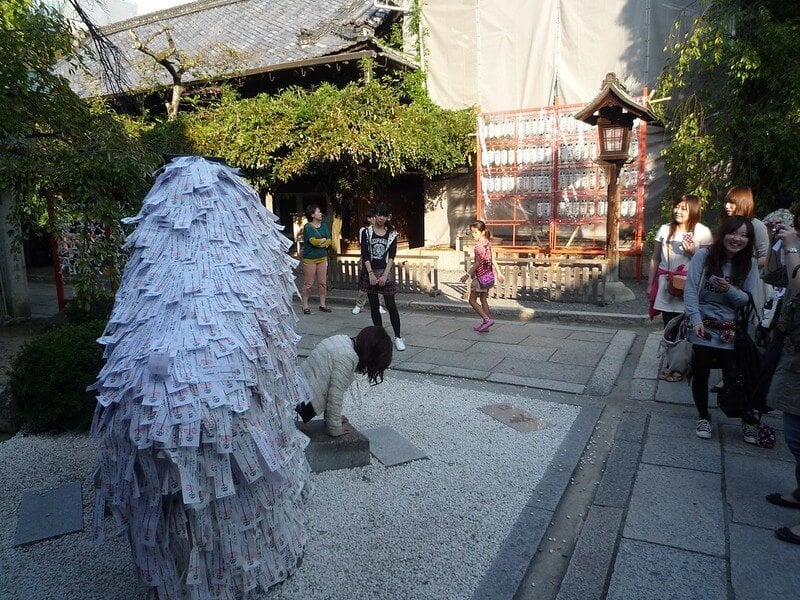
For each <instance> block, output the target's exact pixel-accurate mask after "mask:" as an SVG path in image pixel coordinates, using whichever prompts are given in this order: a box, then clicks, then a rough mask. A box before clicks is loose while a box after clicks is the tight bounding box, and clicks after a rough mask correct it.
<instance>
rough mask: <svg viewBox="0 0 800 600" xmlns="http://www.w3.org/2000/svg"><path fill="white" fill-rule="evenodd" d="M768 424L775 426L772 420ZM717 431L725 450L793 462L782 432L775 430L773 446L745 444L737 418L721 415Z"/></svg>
mask: <svg viewBox="0 0 800 600" xmlns="http://www.w3.org/2000/svg"><path fill="white" fill-rule="evenodd" d="M770 425H772V426H773V427H774V426H775V424H774V422H771V423H770ZM718 433H719V435H720V438H721V439H722V443H723V444H724V446H725V452H730V453H733V454H746V455H748V456H753V457H756V458H765V457H766V458H770V459H771V460H774V461H783V462H789V463H792V464H794V456H792V453H791V452H790V451H789V448H788V447H787V446H786V441H785V440H784V439H783V432H782V431H778V430H777V429H776V430H775V447H774V448H760V447H759V446H755V445H753V444H747V443H745V441H744V438H743V437H742V426H741V423H740V422H739V421H738V420H737V419H728V418H725V417H723V418H722V419H720V420H719V427H718Z"/></svg>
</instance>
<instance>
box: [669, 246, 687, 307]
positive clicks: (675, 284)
mask: <svg viewBox="0 0 800 600" xmlns="http://www.w3.org/2000/svg"><path fill="white" fill-rule="evenodd" d="M671 262H672V261H671V260H670V254H669V244H667V271H669V272H668V273H667V293H668V294H669V295H670V296H674V297H676V298H683V290H684V289H686V275H677V274H675V273H673V272H672V265H671Z"/></svg>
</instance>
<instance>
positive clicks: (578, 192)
mask: <svg viewBox="0 0 800 600" xmlns="http://www.w3.org/2000/svg"><path fill="white" fill-rule="evenodd" d="M581 108H583V105H582V104H579V105H560V106H559V105H555V106H544V107H540V108H534V109H527V110H522V111H507V112H494V113H483V114H481V115H479V117H478V165H479V168H478V169H477V178H478V180H477V190H478V200H477V206H478V217H479V218H481V219H483V220H484V221H486V223H487V225H489V226H490V228H491V231H492V240H493V242H494V243H495V245H496V246H497V247H498V249H500V250H507V251H516V252H528V253H531V254H536V255H557V256H564V255H575V256H596V255H602V254H604V253H605V245H606V213H607V199H606V186H607V180H606V178H607V173H608V170H607V166H606V165H601V164H598V163H597V162H595V161H596V157H597V148H598V138H597V129H596V128H595V127H592V126H590V125H587V124H586V123H583V122H581V121H578V120H576V119H575V118H573V114H574V113H575V112H577V111H578V110H580V109H581ZM646 135H647V125H646V124H645V123H643V122H639V121H637V122H636V123H635V124H634V128H633V132H632V135H631V138H632V140H631V155H632V156H633V161H632V162H631V163H629V164H628V165H626V166H625V167H624V168H623V170H622V172H621V174H620V184H621V190H622V191H621V198H620V242H619V247H620V254H625V255H632V256H636V257H637V261H636V277H637V278H638V277H640V275H641V255H642V236H643V228H644V223H643V212H644V172H645V155H646Z"/></svg>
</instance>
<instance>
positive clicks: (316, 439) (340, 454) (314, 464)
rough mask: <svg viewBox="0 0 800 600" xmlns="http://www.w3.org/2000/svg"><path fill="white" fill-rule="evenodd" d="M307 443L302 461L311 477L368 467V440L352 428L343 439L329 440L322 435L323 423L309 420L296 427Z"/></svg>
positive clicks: (341, 437) (323, 430) (329, 438)
mask: <svg viewBox="0 0 800 600" xmlns="http://www.w3.org/2000/svg"><path fill="white" fill-rule="evenodd" d="M299 429H300V431H302V432H303V433H305V434H306V435H307V436H308V438H309V439H310V442H309V444H308V446H306V450H305V452H306V460H308V465H309V466H310V467H311V470H312V471H313V472H314V473H322V472H323V471H336V470H338V469H352V468H354V467H363V466H366V465H368V464H370V460H371V459H370V452H369V440H368V439H367V438H366V437H365V436H364V435H363V434H362V433H361V432H359V431H358V430H357V429H356V428H355V427H353V426H352V425H351V426H350V429H351V430H352V431H351V432H350V433H349V434H347V435H342V436H339V437H331V436H329V435H328V434H327V432H326V431H325V421H324V420H323V419H319V418H317V419H313V420H311V421H309V422H308V423H303V424H302V425H299Z"/></svg>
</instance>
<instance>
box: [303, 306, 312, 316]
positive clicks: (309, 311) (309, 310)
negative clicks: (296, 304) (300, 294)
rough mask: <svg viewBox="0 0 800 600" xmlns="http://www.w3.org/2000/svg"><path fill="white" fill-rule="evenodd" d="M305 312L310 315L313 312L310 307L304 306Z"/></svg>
mask: <svg viewBox="0 0 800 600" xmlns="http://www.w3.org/2000/svg"><path fill="white" fill-rule="evenodd" d="M303 314H304V315H310V314H311V309H310V308H304V309H303Z"/></svg>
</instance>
